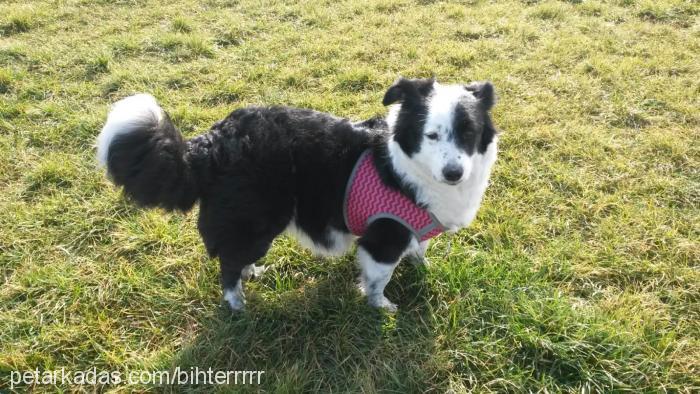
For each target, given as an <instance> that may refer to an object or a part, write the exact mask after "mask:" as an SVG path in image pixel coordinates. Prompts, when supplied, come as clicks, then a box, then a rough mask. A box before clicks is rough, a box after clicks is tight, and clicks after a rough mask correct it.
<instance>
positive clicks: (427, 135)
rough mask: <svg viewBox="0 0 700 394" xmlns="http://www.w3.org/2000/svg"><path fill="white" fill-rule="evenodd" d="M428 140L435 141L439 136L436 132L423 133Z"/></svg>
mask: <svg viewBox="0 0 700 394" xmlns="http://www.w3.org/2000/svg"><path fill="white" fill-rule="evenodd" d="M425 136H426V137H428V139H429V140H433V141H437V140H438V138H440V136H439V135H438V133H436V132H432V133H428V134H426V135H425Z"/></svg>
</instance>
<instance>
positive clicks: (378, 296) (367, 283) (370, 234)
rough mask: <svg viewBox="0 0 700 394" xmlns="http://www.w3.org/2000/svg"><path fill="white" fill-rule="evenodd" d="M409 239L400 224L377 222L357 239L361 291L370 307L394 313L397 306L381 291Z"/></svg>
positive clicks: (385, 221)
mask: <svg viewBox="0 0 700 394" xmlns="http://www.w3.org/2000/svg"><path fill="white" fill-rule="evenodd" d="M412 239H413V235H412V234H411V232H410V231H409V230H408V229H407V228H406V227H404V226H403V225H402V224H400V223H399V222H397V221H394V220H391V219H377V220H375V221H374V222H372V223H371V224H370V225H369V226H368V228H367V231H366V232H365V234H364V235H363V236H362V238H360V239H359V240H358V248H357V260H358V263H359V265H360V269H361V270H362V273H361V276H360V288H361V290H362V291H363V292H364V293H365V295H366V296H367V302H368V303H369V304H370V305H372V306H374V307H377V308H384V309H387V310H388V311H390V312H393V311H396V305H395V304H394V303H392V302H391V301H389V299H388V298H386V296H385V295H384V288H385V287H386V285H387V283H389V280H390V279H391V275H392V274H393V273H394V269H395V268H396V266H397V265H398V264H399V260H400V259H401V257H402V256H403V255H404V254H405V253H406V251H407V250H408V249H409V245H410V243H411V240H412Z"/></svg>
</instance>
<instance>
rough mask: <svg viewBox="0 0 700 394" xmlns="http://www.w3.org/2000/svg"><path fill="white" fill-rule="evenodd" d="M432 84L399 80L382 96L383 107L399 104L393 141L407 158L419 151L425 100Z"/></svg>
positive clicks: (425, 108)
mask: <svg viewBox="0 0 700 394" xmlns="http://www.w3.org/2000/svg"><path fill="white" fill-rule="evenodd" d="M434 82H435V80H434V79H405V78H399V80H398V81H396V82H395V83H394V85H392V86H391V87H390V88H389V90H388V91H387V92H386V94H385V95H384V100H383V101H382V102H383V103H384V105H389V104H394V103H396V102H400V103H401V112H400V113H399V116H398V118H397V123H396V126H395V133H396V134H395V135H394V139H395V140H396V142H398V143H399V145H400V146H401V149H403V151H404V152H406V154H407V155H408V156H409V157H410V156H411V155H413V154H414V153H416V152H418V151H420V145H421V141H422V140H423V126H424V125H425V118H426V117H427V115H428V106H427V103H426V100H427V99H428V96H429V95H430V93H431V92H432V90H433V83H434Z"/></svg>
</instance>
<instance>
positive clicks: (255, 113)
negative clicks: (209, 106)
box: [97, 78, 498, 311]
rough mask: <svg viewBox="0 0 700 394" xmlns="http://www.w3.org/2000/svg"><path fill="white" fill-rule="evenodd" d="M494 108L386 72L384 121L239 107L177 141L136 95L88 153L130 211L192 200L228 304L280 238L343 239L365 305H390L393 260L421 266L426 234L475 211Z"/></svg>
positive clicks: (320, 244)
mask: <svg viewBox="0 0 700 394" xmlns="http://www.w3.org/2000/svg"><path fill="white" fill-rule="evenodd" d="M494 102H495V93H494V89H493V86H492V85H491V83H489V82H475V83H471V84H467V85H462V84H455V85H443V84H440V83H438V82H437V81H435V80H434V79H404V78H399V79H398V80H397V81H396V82H395V83H394V84H393V85H392V86H391V87H390V88H389V89H388V90H387V92H386V94H385V96H384V100H383V104H384V105H391V107H390V109H389V112H388V115H387V116H386V118H384V119H382V118H373V119H370V120H367V121H364V122H359V123H353V122H351V121H349V120H347V119H342V118H338V117H335V116H332V115H329V114H326V113H321V112H316V111H312V110H307V109H297V108H289V107H248V108H242V109H238V110H235V111H233V112H232V113H231V114H230V115H228V116H227V117H226V118H225V119H223V120H221V121H219V122H217V123H215V124H214V125H213V126H212V128H211V129H210V130H209V132H208V133H206V134H203V135H199V136H197V137H194V138H192V139H189V140H184V139H183V137H182V135H181V134H180V132H179V131H178V130H177V129H176V127H175V125H174V124H173V122H172V121H171V120H170V118H169V116H168V114H167V113H166V112H165V111H164V110H163V109H162V108H161V107H160V106H159V105H158V104H157V103H156V101H155V99H154V98H153V97H152V96H150V95H147V94H137V95H134V96H130V97H127V98H125V99H123V100H121V101H119V102H117V103H116V104H114V106H113V108H112V111H111V112H110V113H109V116H108V118H107V122H106V124H105V126H104V128H103V129H102V131H101V133H100V135H99V137H98V139H97V157H98V160H99V162H100V163H101V164H102V165H103V166H105V167H106V169H107V173H108V176H109V177H110V178H111V180H112V181H113V182H114V183H115V184H116V185H120V186H123V188H124V192H125V194H126V195H127V196H129V197H130V198H131V199H132V200H134V201H135V202H136V203H137V204H139V205H140V206H145V207H161V208H164V209H166V210H180V211H187V210H189V209H191V208H192V206H193V205H194V204H195V203H196V202H197V201H199V204H200V208H199V219H198V228H199V232H200V234H201V236H202V239H203V240H204V244H205V246H206V249H207V252H208V253H209V254H210V255H211V256H212V257H218V258H219V261H220V268H221V283H222V287H223V294H224V299H225V300H226V301H227V302H228V304H229V306H230V307H231V309H233V310H241V309H243V308H244V305H245V298H244V295H243V285H242V279H244V278H246V277H248V276H249V275H250V274H251V273H255V272H257V271H258V270H259V267H256V266H255V263H256V261H258V260H259V259H261V258H262V257H263V256H264V255H265V254H266V253H267V250H268V249H269V248H270V244H271V243H272V241H273V239H274V238H275V237H277V236H278V235H280V234H281V233H283V232H285V230H286V231H287V232H288V233H291V234H293V235H294V236H295V237H296V238H297V239H298V240H299V242H300V243H301V244H302V245H304V246H306V247H308V248H310V249H312V250H313V251H315V252H318V253H320V254H322V255H332V256H338V255H342V254H344V253H346V252H347V251H348V249H349V248H350V247H351V245H352V243H353V241H355V240H356V241H357V259H358V262H359V266H360V268H361V271H362V272H361V277H360V284H361V289H362V290H363V291H364V293H365V294H366V296H367V299H368V302H369V304H370V305H372V306H375V307H381V308H386V309H388V310H390V311H394V310H396V305H394V304H393V303H392V302H390V301H389V300H388V299H387V298H386V297H385V296H384V288H385V286H386V284H387V283H388V282H389V279H390V278H391V275H392V273H393V271H394V268H395V267H396V266H397V264H398V262H399V261H400V260H401V259H402V258H403V257H404V256H414V257H417V258H418V259H422V257H423V255H424V253H425V250H426V248H427V243H428V239H429V238H431V237H433V236H435V235H437V234H439V233H440V232H443V231H456V230H458V229H460V228H463V227H465V226H467V225H468V224H469V223H470V222H471V221H472V220H473V219H474V216H475V215H476V212H477V209H478V208H479V205H480V203H481V199H482V196H483V194H484V191H485V190H486V187H487V184H488V178H489V175H490V172H491V167H492V166H493V164H494V162H495V161H496V150H497V147H496V145H497V139H498V136H497V132H496V129H495V127H494V126H493V124H492V121H491V117H490V114H489V111H490V110H491V108H492V106H493V105H494Z"/></svg>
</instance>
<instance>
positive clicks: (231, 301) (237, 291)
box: [224, 279, 245, 311]
mask: <svg viewBox="0 0 700 394" xmlns="http://www.w3.org/2000/svg"><path fill="white" fill-rule="evenodd" d="M224 300H226V302H228V305H229V306H230V307H231V309H232V310H234V311H240V310H243V308H245V298H244V296H243V284H242V282H241V280H240V279H238V283H236V287H234V288H233V289H224Z"/></svg>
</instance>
